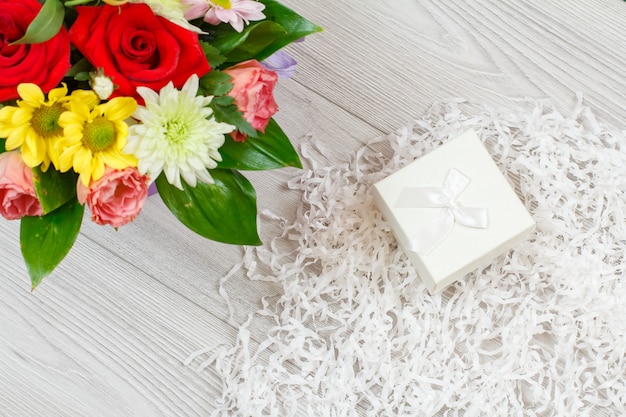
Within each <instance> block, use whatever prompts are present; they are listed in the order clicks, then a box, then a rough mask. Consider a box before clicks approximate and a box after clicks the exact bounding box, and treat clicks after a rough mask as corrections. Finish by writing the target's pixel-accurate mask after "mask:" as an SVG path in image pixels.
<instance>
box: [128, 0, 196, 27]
mask: <svg viewBox="0 0 626 417" xmlns="http://www.w3.org/2000/svg"><path fill="white" fill-rule="evenodd" d="M136 3H145V4H147V5H148V6H150V8H151V9H152V12H153V13H154V14H155V15H157V16H161V17H164V18H166V19H167V20H169V21H170V22H172V23H176V24H177V25H178V26H181V27H184V28H185V29H189V30H190V31H192V32H196V33H202V31H201V30H200V28H198V27H197V26H194V25H192V24H191V23H189V22H188V21H187V19H186V18H185V12H186V11H187V9H188V8H189V6H188V5H186V4H183V3H182V2H181V1H180V0H138V1H136Z"/></svg>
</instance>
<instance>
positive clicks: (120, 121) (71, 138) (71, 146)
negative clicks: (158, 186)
mask: <svg viewBox="0 0 626 417" xmlns="http://www.w3.org/2000/svg"><path fill="white" fill-rule="evenodd" d="M89 104H93V102H91V103H90V102H89V100H84V99H81V97H80V95H77V96H75V97H74V95H73V96H72V97H71V99H70V111H67V112H65V113H63V114H62V115H61V117H60V118H59V125H61V126H62V127H63V133H64V137H63V139H61V140H59V141H58V142H57V143H56V146H58V149H59V152H60V156H59V166H58V168H59V170H60V171H61V172H65V171H68V170H70V169H72V168H73V169H74V171H75V172H77V173H78V174H79V179H80V181H82V183H83V184H84V185H85V186H88V185H89V182H90V181H91V180H94V181H97V180H99V179H100V178H102V175H103V174H104V170H105V166H108V167H111V168H113V169H124V168H127V167H129V166H137V159H135V157H134V156H132V155H128V154H125V153H124V152H123V151H122V149H123V148H124V146H125V145H126V136H127V135H128V125H127V124H126V122H125V120H126V119H127V118H128V117H130V116H131V115H132V114H133V112H134V111H135V109H136V108H137V102H136V101H135V99H133V98H131V97H117V98H114V99H112V100H111V101H109V102H107V103H104V104H96V105H94V106H90V105H89Z"/></svg>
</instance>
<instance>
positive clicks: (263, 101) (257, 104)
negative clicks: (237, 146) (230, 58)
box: [224, 60, 278, 142]
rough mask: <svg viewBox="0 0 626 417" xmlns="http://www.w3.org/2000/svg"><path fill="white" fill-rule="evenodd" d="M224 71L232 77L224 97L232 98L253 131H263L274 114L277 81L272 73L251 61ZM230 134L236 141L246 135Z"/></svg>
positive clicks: (275, 110) (237, 132) (257, 62)
mask: <svg viewBox="0 0 626 417" xmlns="http://www.w3.org/2000/svg"><path fill="white" fill-rule="evenodd" d="M224 72H225V73H227V74H228V75H230V76H231V77H232V80H231V81H232V83H233V88H232V89H231V90H230V92H229V93H228V95H230V96H232V97H233V98H234V99H235V103H236V104H237V108H238V109H239V111H241V112H242V113H243V117H244V118H245V119H246V120H247V121H248V122H249V123H250V124H251V125H252V127H253V128H255V129H256V130H260V131H261V132H265V128H266V127H267V124H268V123H269V122H270V118H271V117H272V116H273V115H274V113H276V112H277V111H278V105H277V104H276V101H275V100H274V87H275V86H276V82H277V81H278V76H277V75H276V73H275V72H274V71H270V70H268V69H266V68H264V67H263V66H262V65H261V64H260V63H259V61H255V60H250V61H245V62H241V63H239V64H237V65H235V66H232V67H230V68H228V69H225V70H224ZM230 135H231V136H232V137H233V139H234V140H236V141H238V142H243V141H244V140H245V139H246V135H244V134H243V133H241V132H239V131H235V132H233V133H231V134H230Z"/></svg>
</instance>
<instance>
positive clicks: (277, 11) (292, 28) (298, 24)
mask: <svg viewBox="0 0 626 417" xmlns="http://www.w3.org/2000/svg"><path fill="white" fill-rule="evenodd" d="M259 1H260V2H261V3H263V4H265V10H263V13H264V14H265V16H266V18H267V19H268V20H271V21H274V22H276V23H278V24H279V25H281V26H282V27H283V28H284V29H285V34H284V35H283V36H281V37H279V38H277V39H276V40H275V41H274V42H272V44H271V45H270V46H268V47H267V48H265V49H264V50H263V51H261V52H259V53H258V54H257V56H256V59H257V60H259V61H262V60H264V59H265V58H267V57H269V56H270V55H272V54H273V53H274V52H276V51H278V50H279V49H281V48H283V47H285V46H287V45H289V44H290V43H291V42H294V41H297V40H298V39H302V38H304V37H305V36H308V35H312V34H313V33H317V32H321V31H323V30H324V29H322V28H321V27H320V26H318V25H316V24H315V23H312V22H310V21H308V20H307V19H305V18H304V17H302V16H300V15H299V14H298V13H296V12H294V11H293V10H291V9H290V8H288V7H286V6H284V5H283V4H281V3H279V2H278V1H276V0H259Z"/></svg>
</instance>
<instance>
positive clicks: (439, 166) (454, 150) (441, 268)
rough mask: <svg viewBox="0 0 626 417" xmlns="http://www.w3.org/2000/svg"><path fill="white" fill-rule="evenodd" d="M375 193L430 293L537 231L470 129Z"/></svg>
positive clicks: (382, 183) (389, 179) (379, 186)
mask: <svg viewBox="0 0 626 417" xmlns="http://www.w3.org/2000/svg"><path fill="white" fill-rule="evenodd" d="M373 192H374V202H375V204H376V206H377V207H378V209H379V210H380V211H381V212H382V214H383V216H384V217H385V219H386V220H387V222H388V223H389V224H390V226H391V228H392V230H393V233H394V235H395V236H396V239H397V240H398V244H399V246H400V247H401V248H402V250H403V251H404V252H405V253H406V255H407V256H408V257H409V259H410V260H411V262H412V263H413V265H414V266H415V268H416V270H417V273H418V274H419V275H420V277H421V279H422V281H423V282H424V283H425V284H426V286H427V287H428V290H429V291H430V293H431V294H434V293H436V292H438V291H440V290H442V289H443V288H445V287H446V286H447V285H449V284H451V283H452V282H454V281H456V280H457V279H459V278H462V277H463V276H464V275H466V274H467V273H469V272H472V271H473V270H475V269H476V268H478V267H479V266H482V265H485V264H487V263H488V262H490V261H492V260H493V259H494V258H496V257H497V256H499V255H501V254H502V253H505V252H506V251H508V250H510V249H511V248H512V247H513V246H515V245H516V244H517V243H519V242H520V241H522V240H524V239H526V237H527V236H528V234H529V233H530V232H531V231H532V230H533V229H534V227H535V222H534V220H533V219H532V218H531V216H530V214H529V213H528V211H527V210H526V208H525V207H524V205H523V204H522V203H521V202H520V200H519V198H518V197H517V195H516V194H515V191H514V190H513V188H512V187H511V185H510V184H509V183H508V181H507V180H506V178H505V177H504V176H503V175H502V173H501V172H500V170H499V169H498V167H497V166H496V164H495V163H494V161H493V160H492V159H491V156H490V155H489V153H488V152H487V150H486V149H485V147H484V146H483V144H482V142H481V141H480V140H479V139H478V137H477V136H476V133H475V132H474V131H471V130H470V131H467V132H465V133H464V134H462V135H461V136H459V137H457V138H455V139H452V140H450V141H449V142H447V143H445V144H444V145H442V146H440V147H439V148H437V149H435V150H434V151H432V152H430V153H428V154H427V155H424V156H423V157H421V158H419V159H418V160H416V161H415V162H413V163H411V164H409V165H407V166H406V167H404V168H402V169H401V170H399V171H397V172H395V173H394V174H392V175H390V176H389V177H387V178H385V179H384V180H382V181H380V182H378V183H376V184H374V187H373Z"/></svg>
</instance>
